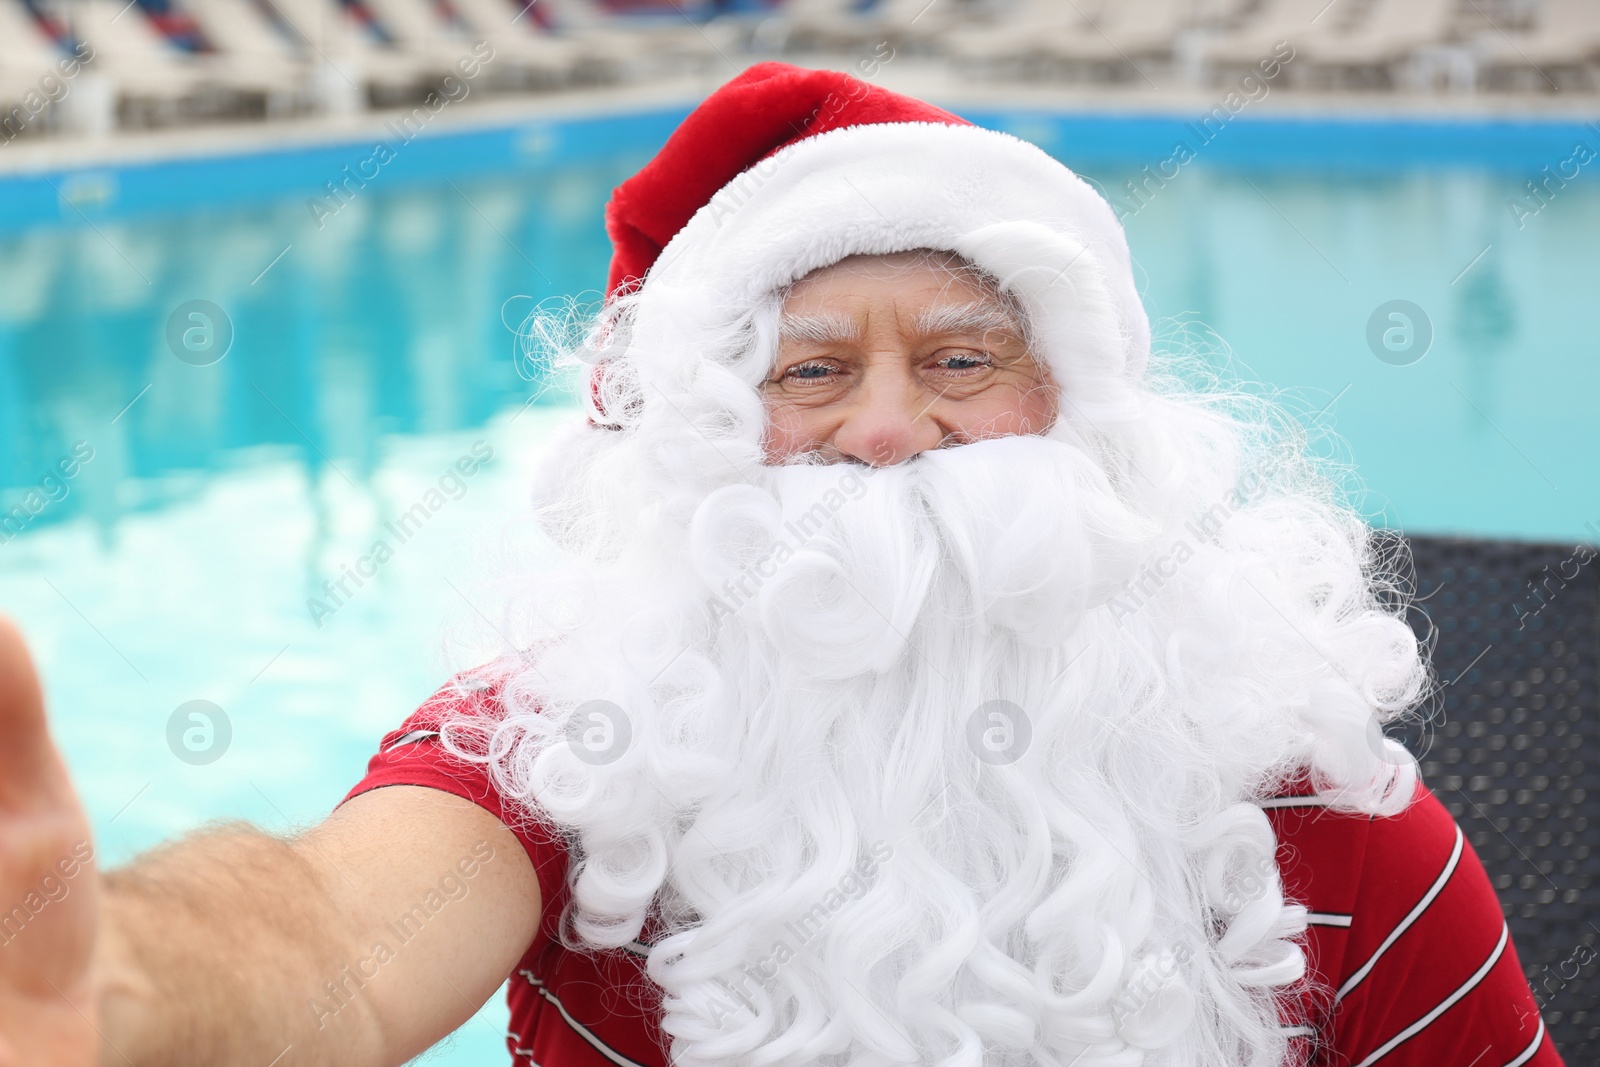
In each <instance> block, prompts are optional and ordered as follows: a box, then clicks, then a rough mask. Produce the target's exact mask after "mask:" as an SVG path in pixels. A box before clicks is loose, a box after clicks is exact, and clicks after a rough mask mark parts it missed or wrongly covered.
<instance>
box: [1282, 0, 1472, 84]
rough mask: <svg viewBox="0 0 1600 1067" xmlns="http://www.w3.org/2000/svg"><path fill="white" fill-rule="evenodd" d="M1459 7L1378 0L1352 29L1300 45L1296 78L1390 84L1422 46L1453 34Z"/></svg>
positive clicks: (1450, 2) (1448, 0)
mask: <svg viewBox="0 0 1600 1067" xmlns="http://www.w3.org/2000/svg"><path fill="white" fill-rule="evenodd" d="M1457 10H1458V0H1374V2H1373V4H1372V5H1371V7H1370V8H1368V10H1367V12H1366V16H1365V18H1363V19H1362V20H1361V21H1359V22H1357V23H1356V24H1355V25H1354V26H1352V27H1351V28H1350V29H1349V31H1348V32H1346V33H1338V34H1333V33H1328V34H1319V35H1317V36H1316V37H1313V38H1309V39H1307V40H1305V41H1303V42H1301V43H1300V44H1297V45H1296V51H1297V53H1298V55H1297V56H1296V58H1295V76H1296V77H1295V80H1296V82H1303V81H1316V82H1321V83H1324V84H1332V85H1339V86H1347V85H1350V84H1363V83H1364V84H1380V85H1384V86H1388V85H1391V84H1393V83H1394V82H1395V81H1396V80H1398V79H1397V74H1398V73H1399V69H1400V66H1401V64H1403V63H1405V62H1406V61H1407V60H1409V59H1410V58H1411V56H1412V55H1413V54H1414V53H1416V52H1417V51H1418V50H1419V49H1423V48H1427V47H1430V46H1437V45H1441V44H1443V43H1445V42H1447V41H1449V40H1450V39H1451V37H1452V34H1453V31H1454V28H1455V22H1456V17H1457Z"/></svg>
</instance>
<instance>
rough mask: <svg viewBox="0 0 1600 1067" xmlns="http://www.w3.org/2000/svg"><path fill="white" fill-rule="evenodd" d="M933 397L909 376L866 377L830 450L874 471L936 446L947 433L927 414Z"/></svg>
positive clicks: (898, 374)
mask: <svg viewBox="0 0 1600 1067" xmlns="http://www.w3.org/2000/svg"><path fill="white" fill-rule="evenodd" d="M937 399H938V397H937V396H935V395H934V394H932V393H930V392H929V391H928V390H927V389H926V388H925V387H923V385H922V384H921V383H920V382H918V381H917V379H916V377H915V376H914V375H912V374H909V373H904V372H901V373H894V374H876V375H873V374H869V375H867V376H866V380H865V381H863V382H862V383H861V385H859V386H858V387H857V389H856V395H855V396H853V397H851V403H850V409H849V411H848V412H847V413H846V415H845V417H844V421H843V422H841V423H840V424H839V427H838V429H837V430H835V431H834V434H833V446H834V447H835V448H837V449H838V450H839V451H840V452H842V453H843V454H845V455H847V456H849V457H850V458H852V459H856V460H859V461H860V462H862V463H865V464H867V465H868V466H872V467H889V466H893V465H894V464H896V463H899V462H900V461H901V460H906V459H910V458H911V457H912V456H915V455H916V454H917V453H919V452H926V451H927V450H929V449H932V448H938V447H939V445H940V443H941V442H943V441H944V438H945V431H944V429H943V427H941V426H940V425H939V423H938V421H937V420H936V419H935V418H934V417H933V415H932V414H930V411H931V409H932V407H933V404H934V402H935V401H936V400H937Z"/></svg>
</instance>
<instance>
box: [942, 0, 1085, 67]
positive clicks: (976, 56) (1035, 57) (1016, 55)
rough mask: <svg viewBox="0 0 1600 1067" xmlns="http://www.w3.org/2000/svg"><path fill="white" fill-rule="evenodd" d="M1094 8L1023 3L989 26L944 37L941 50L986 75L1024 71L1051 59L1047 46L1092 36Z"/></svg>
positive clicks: (1055, 1) (1049, 1)
mask: <svg viewBox="0 0 1600 1067" xmlns="http://www.w3.org/2000/svg"><path fill="white" fill-rule="evenodd" d="M1098 11H1099V8H1098V7H1097V6H1094V5H1090V4H1086V3H1074V4H1066V3H1062V2H1061V0H1023V2H1022V3H1020V4H1019V5H1018V6H1017V7H1015V8H1014V9H1012V10H1011V11H1009V12H1006V13H1005V14H1004V15H1002V16H1001V17H1000V18H998V19H997V20H996V21H995V22H994V24H992V25H989V26H979V27H971V28H967V29H962V30H959V31H953V32H950V33H947V34H945V35H944V36H943V37H942V38H941V40H940V45H941V47H942V49H943V51H944V52H945V53H946V54H947V55H949V56H950V57H951V58H952V59H954V60H955V61H956V62H958V63H960V64H961V65H962V66H964V67H966V68H968V69H969V70H974V71H979V70H981V71H984V72H988V73H1001V72H1008V73H1019V74H1021V73H1028V72H1029V71H1031V70H1032V68H1033V65H1034V64H1036V63H1038V62H1039V61H1041V60H1044V59H1047V58H1048V57H1049V56H1050V55H1052V54H1053V53H1052V51H1051V49H1052V46H1056V45H1059V43H1060V42H1062V41H1064V40H1070V39H1073V38H1075V37H1077V36H1078V35H1080V34H1087V33H1092V32H1094V31H1093V28H1092V25H1091V21H1092V19H1093V17H1094V16H1095V14H1097V13H1098Z"/></svg>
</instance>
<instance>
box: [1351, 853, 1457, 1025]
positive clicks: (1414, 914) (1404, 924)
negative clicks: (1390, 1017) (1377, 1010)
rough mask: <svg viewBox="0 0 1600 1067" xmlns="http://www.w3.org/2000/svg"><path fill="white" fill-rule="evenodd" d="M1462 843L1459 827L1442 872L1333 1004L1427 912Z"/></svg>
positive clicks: (1448, 875)
mask: <svg viewBox="0 0 1600 1067" xmlns="http://www.w3.org/2000/svg"><path fill="white" fill-rule="evenodd" d="M1464 841H1465V838H1463V837H1462V836H1461V827H1459V826H1457V827H1456V844H1455V848H1453V849H1451V850H1450V859H1449V860H1448V861H1447V862H1446V863H1445V865H1444V870H1443V871H1441V872H1439V877H1438V878H1437V879H1435V880H1434V883H1433V885H1432V886H1431V887H1430V888H1429V889H1428V891H1427V893H1425V894H1423V897H1422V899H1421V900H1419V901H1417V906H1416V907H1414V908H1412V909H1411V914H1409V915H1407V916H1406V917H1405V918H1404V919H1401V920H1400V925H1399V926H1396V927H1395V928H1394V929H1393V930H1391V931H1389V936H1388V937H1386V938H1384V939H1383V944H1381V945H1379V946H1378V950H1377V951H1376V952H1374V953H1373V954H1372V957H1371V958H1370V959H1368V960H1367V962H1366V963H1363V964H1362V965H1361V966H1360V968H1359V969H1357V971H1356V973H1355V974H1352V975H1351V976H1350V977H1349V978H1347V979H1345V983H1344V985H1342V986H1340V987H1339V992H1337V993H1335V994H1334V996H1333V1002H1334V1003H1335V1004H1337V1003H1339V1002H1340V1001H1341V1000H1343V999H1344V998H1345V997H1346V996H1348V995H1349V994H1350V991H1351V990H1352V989H1354V988H1355V987H1356V986H1358V985H1360V984H1361V981H1362V979H1364V978H1366V976H1367V975H1368V974H1369V973H1371V971H1372V968H1373V965H1374V964H1376V963H1377V962H1378V959H1379V958H1380V957H1381V956H1382V955H1383V954H1384V953H1385V952H1388V951H1389V946H1390V945H1392V944H1394V943H1395V941H1396V939H1398V938H1399V937H1400V935H1401V934H1403V933H1405V932H1406V930H1407V929H1408V928H1409V927H1410V926H1411V924H1412V923H1414V922H1416V921H1417V920H1418V919H1419V918H1421V917H1422V913H1423V912H1425V911H1427V910H1428V905H1430V904H1432V903H1433V899H1434V898H1435V897H1437V896H1438V895H1439V892H1440V891H1441V890H1442V889H1444V887H1445V883H1446V882H1448V881H1450V876H1451V875H1452V874H1454V873H1455V870H1456V864H1458V863H1460V862H1461V847H1462V844H1463V843H1464Z"/></svg>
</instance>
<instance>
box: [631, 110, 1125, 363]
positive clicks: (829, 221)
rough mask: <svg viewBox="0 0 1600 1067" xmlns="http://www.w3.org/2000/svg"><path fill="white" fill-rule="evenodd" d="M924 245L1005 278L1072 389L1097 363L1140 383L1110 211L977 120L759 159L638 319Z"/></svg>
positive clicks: (899, 126)
mask: <svg viewBox="0 0 1600 1067" xmlns="http://www.w3.org/2000/svg"><path fill="white" fill-rule="evenodd" d="M914 248H938V249H948V250H950V251H953V252H956V253H958V254H960V255H963V256H965V257H966V258H967V259H969V260H971V261H972V262H973V263H974V264H975V265H977V266H979V267H981V268H983V269H984V270H986V271H988V272H989V273H991V274H993V275H995V276H996V277H997V278H999V279H1000V281H1001V284H1002V286H1003V287H1004V288H1006V289H1007V290H1008V291H1010V292H1012V293H1014V294H1016V295H1017V296H1018V297H1019V298H1020V299H1021V300H1022V302H1023V306H1024V307H1025V308H1026V309H1027V311H1028V313H1029V317H1030V322H1031V325H1032V328H1033V331H1034V335H1035V337H1036V339H1037V340H1038V343H1039V345H1040V346H1041V348H1042V349H1043V352H1042V353H1041V354H1042V355H1044V356H1045V358H1046V359H1047V361H1048V362H1049V363H1050V365H1051V369H1052V371H1053V372H1055V373H1057V375H1058V377H1059V378H1060V379H1061V380H1062V383H1063V384H1064V385H1066V384H1068V383H1069V382H1070V381H1071V380H1072V379H1073V378H1074V377H1076V375H1075V374H1074V373H1073V370H1074V366H1073V365H1074V364H1075V363H1076V364H1078V369H1080V370H1081V369H1082V364H1083V363H1084V361H1093V362H1096V363H1099V364H1100V366H1099V367H1097V368H1095V369H1096V370H1099V371H1101V372H1103V371H1105V370H1116V371H1120V372H1121V374H1123V375H1126V376H1128V377H1130V378H1135V379H1137V378H1138V377H1139V376H1140V375H1142V373H1143V371H1144V367H1145V362H1146V360H1147V358H1148V355H1149V349H1150V324H1149V319H1148V318H1147V317H1146V315H1145V310H1144V305H1143V304H1142V303H1141V302H1140V300H1139V294H1138V292H1137V291H1136V288H1135V286H1134V278H1133V270H1132V266H1131V262H1130V258H1129V254H1128V244H1127V240H1126V238H1125V237H1124V235H1123V231H1122V225H1121V224H1120V223H1119V222H1118V221H1117V218H1116V215H1115V213H1114V212H1113V211H1112V210H1111V206H1110V205H1109V204H1107V203H1106V201H1105V200H1104V199H1103V198H1102V197H1101V196H1100V194H1099V193H1097V192H1095V190H1094V189H1093V188H1092V187H1091V186H1090V185H1089V184H1088V183H1087V182H1085V181H1084V180H1083V179H1082V178H1080V177H1078V176H1077V175H1076V174H1074V173H1073V172H1072V171H1071V170H1069V169H1067V167H1065V166H1063V165H1062V164H1061V163H1060V162H1058V161H1057V160H1055V159H1052V158H1051V157H1050V156H1049V155H1047V154H1046V153H1045V152H1044V151H1042V150H1041V149H1039V148H1038V147H1036V146H1034V145H1031V144H1029V143H1028V142H1026V141H1023V140H1020V139H1018V138H1016V137H1013V136H1011V135H1009V134H1005V133H998V132H996V131H994V130H986V129H983V128H981V127H978V126H955V125H948V124H943V123H926V122H905V123H879V124H873V125H866V126H851V127H846V128H844V129H838V130H831V131H829V132H827V133H824V134H819V135H817V136H815V137H809V138H806V139H805V140H802V141H798V142H796V143H795V144H792V145H790V146H788V147H787V148H784V149H783V150H782V151H780V152H778V153H776V154H775V155H773V156H772V157H770V158H768V159H766V160H763V161H762V162H761V163H758V164H756V165H755V166H754V167H751V168H750V169H748V170H746V171H745V172H744V173H742V174H740V175H739V176H738V177H737V178H735V179H734V180H733V181H731V182H729V183H728V184H727V185H725V186H723V188H722V189H721V190H719V191H718V192H717V194H716V195H715V196H714V197H712V199H711V200H710V201H709V202H708V203H707V204H706V205H705V206H704V207H702V208H701V209H700V210H699V211H698V212H696V213H695V215H694V217H693V218H692V219H690V220H689V223H688V224H687V225H686V226H684V228H683V229H682V230H680V231H679V232H678V234H677V235H676V236H675V237H673V239H672V240H671V241H670V242H669V243H668V244H667V246H666V248H665V249H664V250H663V251H662V253H661V256H660V258H659V259H658V260H657V262H656V263H655V265H654V266H653V267H652V268H651V269H650V272H649V274H648V275H647V277H646V279H645V284H644V285H643V286H642V288H641V290H640V294H639V295H640V304H639V308H638V314H639V322H640V325H641V326H647V325H648V323H649V322H650V320H651V319H652V318H654V317H655V316H654V315H652V309H651V305H652V304H655V303H657V300H658V299H659V300H664V301H671V303H672V305H673V308H672V309H670V310H669V309H668V308H666V307H660V308H658V309H657V310H659V311H660V312H661V314H662V324H663V325H665V324H666V321H675V322H676V324H677V325H678V326H679V328H681V327H682V325H684V323H683V321H682V317H683V309H684V307H685V304H688V305H690V306H698V307H701V308H712V307H715V308H720V309H722V311H723V312H724V313H726V312H733V311H736V310H737V309H741V308H744V307H748V306H750V305H751V304H752V303H753V302H755V301H758V300H760V299H761V298H762V297H764V296H765V295H766V294H768V293H771V292H773V291H774V290H777V289H779V288H782V287H783V286H785V285H787V284H789V283H790V282H793V281H795V280H796V279H798V278H801V277H804V276H805V275H806V274H808V273H810V272H811V271H813V270H816V269H818V268H820V267H825V266H828V265H830V264H833V263H836V262H838V261H839V260H841V259H843V258H845V257H846V256H851V255H859V254H886V253H891V252H903V251H908V250H910V249H914ZM685 298H688V299H685ZM705 325H707V326H710V325H711V324H710V323H706V324H705Z"/></svg>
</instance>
